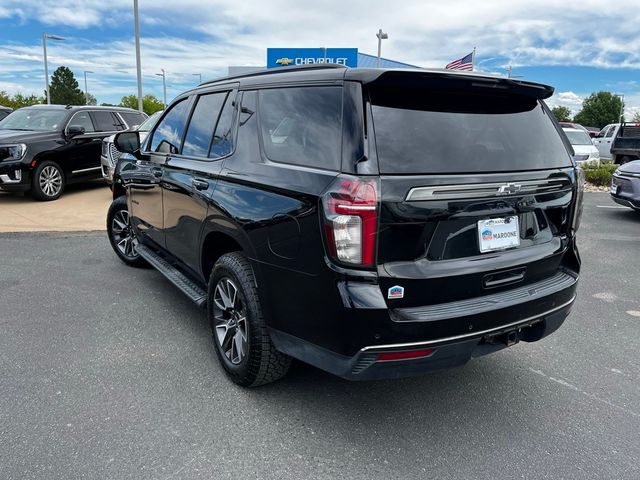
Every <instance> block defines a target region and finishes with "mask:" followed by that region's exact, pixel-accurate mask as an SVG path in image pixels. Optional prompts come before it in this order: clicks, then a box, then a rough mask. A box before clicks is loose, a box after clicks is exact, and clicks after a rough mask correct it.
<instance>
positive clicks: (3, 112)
mask: <svg viewBox="0 0 640 480" xmlns="http://www.w3.org/2000/svg"><path fill="white" fill-rule="evenodd" d="M9 113H11V112H9V111H8V110H0V120H2V119H3V118H4V117H6V116H7V115H9Z"/></svg>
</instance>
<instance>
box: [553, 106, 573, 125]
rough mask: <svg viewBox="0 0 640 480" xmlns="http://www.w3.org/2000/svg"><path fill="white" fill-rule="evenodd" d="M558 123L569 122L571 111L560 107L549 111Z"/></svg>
mask: <svg viewBox="0 0 640 480" xmlns="http://www.w3.org/2000/svg"><path fill="white" fill-rule="evenodd" d="M551 111H552V112H553V114H554V115H555V117H556V118H557V119H558V121H559V122H569V121H570V120H571V110H569V109H568V108H567V107H563V106H561V105H559V106H557V107H553V108H552V109H551Z"/></svg>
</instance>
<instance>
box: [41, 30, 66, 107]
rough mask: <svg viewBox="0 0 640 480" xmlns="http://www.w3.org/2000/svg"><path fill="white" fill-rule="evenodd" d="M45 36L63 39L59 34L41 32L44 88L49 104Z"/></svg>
mask: <svg viewBox="0 0 640 480" xmlns="http://www.w3.org/2000/svg"><path fill="white" fill-rule="evenodd" d="M47 38H50V39H51V40H64V37H61V36H60V35H53V34H51V33H45V32H42V50H43V51H44V89H45V91H46V92H47V105H49V104H51V95H49V66H48V65H47Z"/></svg>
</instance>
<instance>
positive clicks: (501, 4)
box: [0, 0, 640, 113]
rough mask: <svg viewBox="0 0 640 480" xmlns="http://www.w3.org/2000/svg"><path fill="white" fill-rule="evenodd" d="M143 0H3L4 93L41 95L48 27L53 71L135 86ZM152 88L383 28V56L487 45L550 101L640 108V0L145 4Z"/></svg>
mask: <svg viewBox="0 0 640 480" xmlns="http://www.w3.org/2000/svg"><path fill="white" fill-rule="evenodd" d="M132 3H133V2H132V0H110V1H109V2H103V1H89V0H86V1H80V0H66V1H64V2H60V1H59V0H56V1H52V0H38V1H36V0H19V1H18V0H3V1H2V2H1V3H0V90H7V91H9V92H11V93H14V92H17V91H20V92H23V93H38V94H40V93H41V92H42V90H43V87H44V78H43V77H44V73H43V65H42V32H44V31H46V32H49V33H54V34H58V35H62V36H64V37H65V38H66V40H65V41H62V42H54V41H50V42H49V43H48V54H49V55H48V56H49V71H50V72H53V70H54V69H55V68H56V67H57V66H59V65H66V66H68V67H70V68H71V69H72V70H73V71H74V73H75V75H76V78H78V80H79V82H80V86H81V88H83V86H84V85H83V83H84V81H83V72H84V71H85V70H87V71H92V72H94V73H91V74H89V75H88V79H89V81H88V83H89V91H90V92H91V93H93V94H94V95H96V97H97V98H98V101H99V102H112V103H117V102H118V101H119V100H120V98H121V97H122V96H123V95H127V94H131V93H135V91H136V82H135V56H134V45H133V14H132ZM140 18H141V34H142V67H143V90H144V93H151V94H154V95H156V96H158V97H161V96H162V81H161V79H160V77H157V76H156V75H155V74H156V73H159V72H160V69H161V68H164V69H165V70H166V71H167V86H168V97H172V96H174V95H176V94H178V93H179V92H180V91H182V90H184V89H187V88H190V87H192V86H193V85H195V84H196V82H197V80H198V77H197V76H195V75H193V74H196V73H201V74H202V76H203V78H212V77H215V76H219V75H223V74H225V73H226V71H227V67H228V66H229V65H253V66H260V65H264V63H265V61H266V48H267V47H296V46H300V47H313V46H328V47H356V48H358V49H359V50H360V51H362V52H364V53H370V54H375V51H376V46H377V44H376V42H377V39H376V37H375V32H376V31H377V29H378V28H383V29H384V30H385V31H386V32H388V33H389V39H388V40H385V41H384V43H383V56H385V57H387V58H392V59H397V60H400V61H403V62H407V63H412V64H415V65H419V66H424V67H443V66H444V65H445V64H446V63H448V62H449V61H451V60H453V59H455V58H458V57H461V56H463V55H465V54H467V53H468V52H469V51H471V49H472V48H473V47H474V46H476V47H477V66H478V67H479V69H480V70H483V71H488V72H493V73H501V74H504V73H506V70H505V68H506V66H507V65H509V64H511V65H513V74H514V75H521V76H522V77H523V78H524V79H527V80H533V81H541V82H544V83H548V84H550V85H553V86H554V87H555V88H556V95H554V97H553V98H552V99H551V101H550V103H551V104H553V105H555V104H562V105H566V106H568V107H569V108H571V109H572V110H573V111H574V112H576V111H578V110H579V108H580V104H581V101H582V99H583V98H584V97H585V96H587V95H589V94H590V93H591V92H594V91H598V90H608V91H612V92H615V93H619V94H624V95H625V100H626V105H627V110H628V113H632V112H634V111H635V110H636V109H638V110H640V78H639V73H640V29H638V25H640V9H638V8H637V1H631V0H619V1H618V2H616V3H615V5H614V4H611V5H609V7H607V8H603V6H602V2H599V1H596V0H581V1H580V2H576V4H575V5H568V4H567V3H565V4H562V3H560V2H557V1H552V0H530V1H528V2H523V1H516V0H511V1H506V0H485V1H484V2H474V1H471V0H450V1H449V2H435V1H431V0H428V1H425V0H423V1H419V0H406V1H403V2H398V3H397V4H394V6H393V8H389V3H388V2H382V1H374V0H372V1H352V2H344V1H338V0H325V1H323V2H307V3H303V2H301V1H300V0H296V1H293V0H273V1H270V2H259V1H253V0H244V1H243V2H238V1H237V0H182V1H180V0H177V1H176V0H172V1H171V0H154V1H151V0H140Z"/></svg>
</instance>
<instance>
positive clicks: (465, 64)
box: [444, 52, 473, 71]
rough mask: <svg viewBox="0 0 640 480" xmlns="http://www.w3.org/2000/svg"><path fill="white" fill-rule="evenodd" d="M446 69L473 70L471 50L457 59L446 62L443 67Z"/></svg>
mask: <svg viewBox="0 0 640 480" xmlns="http://www.w3.org/2000/svg"><path fill="white" fill-rule="evenodd" d="M444 68H446V69H447V70H469V71H473V52H471V53H470V54H469V55H465V56H464V57H462V58H459V59H458V60H454V61H453V62H451V63H447V66H446V67H444Z"/></svg>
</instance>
